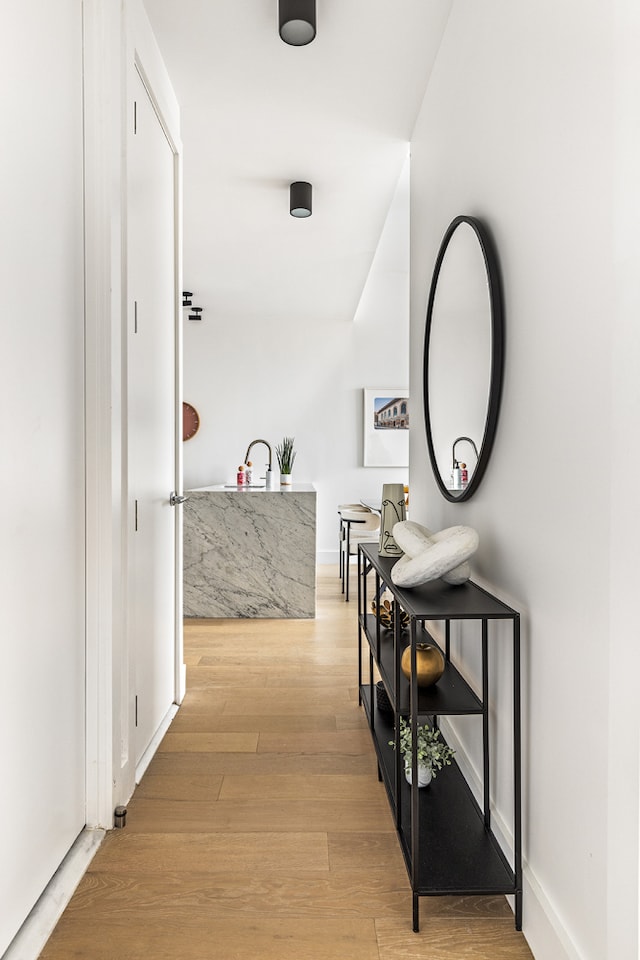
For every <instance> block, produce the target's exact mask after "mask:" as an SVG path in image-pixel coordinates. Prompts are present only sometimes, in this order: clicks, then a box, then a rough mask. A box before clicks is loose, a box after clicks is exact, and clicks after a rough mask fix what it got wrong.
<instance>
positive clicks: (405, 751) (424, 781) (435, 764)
mask: <svg viewBox="0 0 640 960" xmlns="http://www.w3.org/2000/svg"><path fill="white" fill-rule="evenodd" d="M389 745H390V746H392V747H394V748H395V745H396V742H395V740H389ZM400 753H401V754H402V756H403V757H404V775H405V777H406V778H407V782H408V783H411V759H412V755H411V724H410V723H407V721H406V720H405V719H404V717H400ZM454 753H455V751H454V750H452V749H451V747H449V746H447V744H446V743H444V742H443V741H442V740H441V739H440V731H439V730H437V729H436V728H434V727H428V726H427V725H426V724H418V786H419V787H427V786H428V785H429V784H430V783H431V780H432V779H435V777H436V773H437V771H438V770H442V768H443V767H448V766H450V764H451V757H452V756H453V755H454Z"/></svg>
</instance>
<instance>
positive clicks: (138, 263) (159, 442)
mask: <svg viewBox="0 0 640 960" xmlns="http://www.w3.org/2000/svg"><path fill="white" fill-rule="evenodd" d="M136 84H137V89H136V103H135V108H134V111H135V112H134V117H133V118H132V125H133V127H134V130H133V132H132V135H131V136H130V138H129V164H128V172H127V189H128V262H129V274H128V322H129V329H128V377H127V381H128V407H129V444H128V451H129V454H128V455H129V496H130V503H131V512H132V516H131V523H132V526H133V528H134V532H132V534H131V537H132V545H133V547H132V552H131V563H132V569H131V577H130V580H129V583H130V591H131V592H130V608H129V609H130V628H131V642H132V648H133V650H134V651H135V653H134V657H135V697H136V734H135V758H136V763H137V762H138V761H139V760H140V758H141V756H142V755H143V753H144V751H145V750H146V749H147V747H148V746H149V743H150V741H151V739H152V738H153V735H154V734H155V732H156V731H157V730H158V727H159V726H160V724H161V723H162V720H163V718H164V717H165V716H166V714H167V711H168V710H169V709H170V708H171V705H172V703H173V702H174V700H175V667H174V665H175V641H176V637H175V603H176V559H175V558H176V517H175V511H176V508H175V507H173V506H171V504H170V502H169V497H170V494H171V492H172V491H173V490H174V489H175V487H176V441H175V437H176V408H177V402H176V386H177V382H176V381H177V377H176V238H177V230H176V202H175V201H176V190H175V175H174V159H175V158H174V152H173V148H172V146H171V144H170V143H169V141H168V139H167V137H166V136H165V133H164V130H163V127H162V125H161V123H160V120H159V119H158V116H157V115H156V112H155V110H154V108H153V105H152V103H151V100H150V98H149V95H148V93H147V90H146V88H145V87H144V85H143V83H142V81H141V79H140V77H139V76H138V75H137V74H136Z"/></svg>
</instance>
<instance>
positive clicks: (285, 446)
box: [276, 437, 296, 484]
mask: <svg viewBox="0 0 640 960" xmlns="http://www.w3.org/2000/svg"><path fill="white" fill-rule="evenodd" d="M293 441H294V437H285V438H284V439H283V441H282V443H279V444H277V446H276V457H277V459H278V466H279V467H280V483H281V484H282V483H284V484H290V483H291V473H292V472H293V464H294V461H295V459H296V451H295V450H294V449H293Z"/></svg>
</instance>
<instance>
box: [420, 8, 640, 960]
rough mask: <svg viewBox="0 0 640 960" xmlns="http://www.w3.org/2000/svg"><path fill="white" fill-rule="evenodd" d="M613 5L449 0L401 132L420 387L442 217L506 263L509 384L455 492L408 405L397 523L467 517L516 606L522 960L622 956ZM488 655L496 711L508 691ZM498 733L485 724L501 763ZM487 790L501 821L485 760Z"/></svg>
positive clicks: (622, 27)
mask: <svg viewBox="0 0 640 960" xmlns="http://www.w3.org/2000/svg"><path fill="white" fill-rule="evenodd" d="M617 9H618V12H619V16H620V21H619V24H618V31H619V33H618V38H617V47H616V43H614V33H613V27H614V12H615V8H614V7H613V6H612V5H611V4H610V3H609V2H608V0H593V2H592V3H591V4H589V6H588V9H587V8H585V5H584V4H583V3H582V2H578V0H567V2H565V3H562V4H558V3H556V2H552V0H541V2H539V3H537V4H535V5H534V6H532V5H525V6H523V5H521V4H513V3H508V2H506V0H488V2H487V3H484V4H482V5H479V4H476V3H474V2H471V0H455V3H454V7H453V11H452V14H451V17H450V20H449V23H448V27H447V31H446V34H445V37H444V41H443V44H442V47H441V49H440V53H439V57H438V60H437V63H436V66H435V69H434V72H433V74H432V77H431V81H430V84H429V87H428V90H427V94H426V97H425V101H424V104H423V108H422V111H421V114H420V117H419V119H418V123H417V126H416V130H415V135H414V139H413V143H412V203H411V218H412V264H411V265H412V286H411V296H412V304H411V354H412V366H411V390H412V395H413V396H414V398H415V397H416V395H417V392H418V389H419V386H418V385H419V384H420V382H421V357H422V345H423V335H424V316H425V306H426V299H427V294H428V286H429V282H430V275H431V269H432V265H433V262H434V260H435V256H436V253H437V249H438V246H439V242H440V239H441V236H442V234H443V233H444V231H445V229H446V227H447V225H448V224H449V222H450V221H451V220H452V219H453V217H454V216H456V215H457V214H461V213H464V214H470V215H473V216H477V217H479V218H481V219H483V220H484V221H485V223H486V224H487V225H488V226H489V228H490V230H491V231H492V233H493V236H494V239H495V241H496V245H497V249H498V255H499V258H500V261H501V266H502V274H503V283H504V294H505V315H506V366H505V384H504V394H503V404H502V411H501V416H500V421H499V424H498V434H497V439H496V444H495V447H494V452H493V456H492V460H491V462H490V464H489V468H488V470H487V473H486V475H485V478H484V480H483V483H482V486H481V488H480V490H479V491H478V493H477V495H476V496H475V497H474V498H473V499H472V500H471V501H470V502H469V503H466V504H458V505H452V504H448V503H447V502H446V501H444V500H443V499H442V498H441V497H440V496H439V494H438V492H437V490H436V487H435V484H434V481H433V479H432V476H431V471H430V468H429V465H428V455H427V450H426V443H425V441H424V434H423V432H422V431H421V429H419V425H418V424H417V423H416V420H417V412H418V411H417V409H416V405H415V403H414V422H413V426H414V429H413V430H412V434H411V473H410V485H411V493H412V498H411V502H412V518H413V519H416V520H419V521H422V522H425V523H426V524H427V525H428V526H430V527H435V528H437V527H443V526H447V525H449V524H452V523H466V524H469V525H471V526H474V527H476V528H477V529H478V531H479V533H480V549H479V553H478V555H477V559H476V562H475V564H474V569H475V572H476V578H477V579H480V580H481V581H483V582H485V583H486V584H488V585H489V586H490V587H492V588H494V589H495V591H496V592H498V594H499V595H501V596H502V597H504V598H505V599H506V600H508V601H510V602H512V603H513V604H514V605H515V606H516V607H517V608H518V609H519V610H520V611H521V612H522V614H523V627H524V630H523V644H524V749H525V754H524V772H525V783H524V797H525V802H524V854H525V861H526V870H525V899H524V930H525V933H526V936H527V938H528V940H529V943H530V945H531V947H532V949H533V952H534V954H535V956H536V958H537V960H551V958H553V960H555V958H561V957H576V958H577V957H579V958H584V960H602V958H605V957H606V958H611V960H613V958H614V957H615V960H623V958H624V960H631V958H635V957H637V898H638V882H637V867H638V843H637V836H638V777H637V760H638V745H637V722H638V706H637V700H638V698H637V692H636V694H635V695H633V694H632V691H631V689H630V687H631V686H635V688H636V690H637V683H635V682H633V681H631V680H629V679H628V677H629V674H628V672H626V671H627V669H628V664H629V663H634V664H635V663H636V661H637V654H636V653H635V650H636V648H637V644H636V641H635V634H636V633H637V629H636V628H635V624H634V622H633V620H632V610H631V604H630V602H629V600H628V593H625V588H628V583H627V581H628V579H629V576H630V569H631V567H632V564H633V562H634V561H632V559H631V558H630V552H631V551H630V549H629V546H628V545H629V544H630V543H631V544H633V542H634V536H635V537H636V538H637V536H638V533H639V532H640V522H639V520H638V513H637V511H636V510H634V511H632V510H629V509H628V508H627V507H626V506H625V503H624V502H623V500H622V497H621V495H622V491H623V487H624V481H623V480H622V477H623V475H624V466H623V460H624V459H625V456H626V455H627V454H626V451H629V454H628V455H629V456H630V457H631V459H633V460H634V461H635V460H636V459H637V451H636V449H634V443H633V440H631V439H630V437H632V436H634V435H636V434H637V416H638V406H639V404H638V388H637V386H636V384H637V380H638V377H637V369H638V359H639V353H640V349H639V345H638V335H637V332H636V330H637V319H634V315H633V314H632V313H631V308H632V307H633V306H636V305H637V289H636V287H637V284H636V283H635V277H634V272H633V264H634V261H633V259H632V257H633V255H634V254H637V250H636V249H635V247H636V245H637V241H634V244H633V248H632V249H630V248H629V239H630V238H631V237H633V236H634V233H633V231H632V227H631V223H632V221H633V216H629V215H628V213H627V206H626V205H625V201H624V199H623V198H624V197H626V196H627V195H628V191H629V189H633V191H634V193H633V202H632V210H633V211H634V212H635V213H636V214H637V186H635V185H634V184H633V181H632V176H633V174H632V169H631V167H632V166H633V163H634V161H636V160H637V138H636V139H635V140H633V134H634V133H635V130H634V128H632V126H631V122H630V118H631V114H630V113H626V112H625V111H624V109H623V107H624V101H622V105H621V107H620V109H619V111H618V114H617V115H615V114H614V109H613V104H614V99H613V98H614V89H615V88H614V80H615V76H614V64H615V62H616V55H620V54H622V53H626V58H625V59H624V61H623V66H624V68H626V69H623V66H620V60H618V63H619V66H618V71H619V79H618V92H621V91H622V90H623V89H627V87H626V83H628V81H629V79H630V76H629V74H630V72H632V76H633V78H634V79H635V81H636V82H637V79H638V68H637V67H636V66H635V65H634V64H633V59H632V56H631V49H632V48H633V43H632V42H631V41H630V40H629V39H628V31H629V28H630V26H631V23H632V20H633V19H634V18H636V19H637V14H635V13H633V14H632V12H631V6H630V5H629V6H628V7H627V5H626V4H624V3H619V4H618V5H617ZM635 26H636V30H637V23H636V24H635ZM636 36H637V33H636ZM628 99H630V98H628ZM628 105H629V104H628V103H627V104H626V106H628ZM614 120H616V121H617V122H618V127H619V132H618V136H617V139H616V140H614V138H613V137H614ZM630 141H631V142H632V143H633V144H634V150H635V153H633V154H632V157H633V160H632V161H628V160H627V159H626V158H627V157H628V152H627V153H624V152H623V149H622V148H623V147H626V148H627V151H628V147H629V142H630ZM636 170H637V165H636ZM614 175H615V176H617V178H618V179H617V182H616V193H615V195H614V189H613V184H614ZM616 201H617V207H616ZM615 212H617V213H618V214H620V216H619V218H618V221H614V213H615ZM614 229H616V230H617V239H618V248H619V249H618V250H617V253H618V261H619V262H618V264H617V266H616V264H615V261H614V244H613V238H614ZM621 253H622V254H623V257H620V254H621ZM635 263H636V264H637V261H635ZM616 269H617V272H616ZM635 273H636V274H637V268H636V271H635ZM616 289H618V290H620V292H621V296H620V297H619V299H618V300H617V301H616V297H615V295H614V291H615V290H616ZM635 317H636V318H637V309H636V313H635ZM634 423H635V428H632V424H634ZM635 447H637V445H635ZM612 521H613V522H612ZM612 558H613V559H612ZM498 640H499V641H500V638H498ZM470 645H471V641H467V643H466V644H465V643H464V641H463V649H464V650H465V655H466V657H467V659H468V662H470V663H471V662H472V660H473V658H472V657H471V656H470V654H469V653H468V651H469V647H470ZM499 651H500V642H498V643H496V644H495V652H494V656H495V657H496V658H497V663H498V668H499V671H500V674H501V681H500V683H499V684H498V685H497V688H496V689H495V690H494V692H493V699H494V709H495V712H496V715H498V716H500V715H501V714H503V713H504V712H505V711H506V709H507V708H508V703H509V690H508V680H509V678H508V671H507V669H506V665H507V663H508V658H503V657H502V655H501V654H500V652H499ZM610 658H611V663H610ZM630 658H631V659H630ZM625 676H626V677H627V679H626V680H624V679H623V678H624V677H625ZM632 676H633V677H634V678H636V679H637V669H636V671H635V673H632ZM461 735H462V736H463V738H467V739H468V733H467V732H466V730H465V729H464V727H463V728H462V731H461ZM468 742H469V750H470V753H471V757H472V760H473V762H475V763H476V764H477V763H478V757H477V744H475V743H472V742H470V741H468ZM508 747H509V744H508V737H507V736H506V733H505V734H504V735H503V734H502V733H500V735H499V742H498V744H497V751H496V765H497V767H498V770H502V771H504V769H505V768H506V767H507V766H508V756H509V754H508ZM627 747H628V750H627V749H626V748H627ZM609 774H611V776H610V777H609ZM505 782H506V781H505ZM497 800H498V805H499V809H500V813H501V815H502V816H503V817H504V820H505V822H506V824H507V827H508V825H509V823H510V813H509V808H508V794H507V792H506V790H505V783H504V782H503V779H502V778H501V777H500V776H499V778H498V785H497ZM625 836H626V837H627V846H626V847H625V844H624V839H623V838H624V837H625ZM618 854H620V856H617V855H618ZM607 871H608V872H607ZM619 904H624V909H623V908H622V907H621V906H620V905H619ZM608 911H609V914H610V917H609V923H608V915H607V914H608ZM614 944H615V946H614Z"/></svg>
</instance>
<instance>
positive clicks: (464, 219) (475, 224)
mask: <svg viewBox="0 0 640 960" xmlns="http://www.w3.org/2000/svg"><path fill="white" fill-rule="evenodd" d="M461 223H468V224H469V226H470V227H472V229H473V231H474V232H475V234H476V237H477V238H478V243H479V244H480V249H481V250H482V256H483V258H484V264H485V269H486V272H487V283H488V287H489V305H490V310H491V374H490V379H489V400H488V404H487V417H486V420H485V428H484V434H483V437H482V442H481V444H480V450H479V452H478V462H477V464H476V467H475V470H474V471H473V475H472V477H471V479H470V481H469V484H468V486H467V487H466V488H465V489H464V490H463V491H462V492H461V493H460V494H459V495H458V496H455V495H454V494H453V492H452V491H451V490H448V489H447V487H446V486H445V484H444V481H443V479H442V477H441V475H440V471H439V469H438V463H437V460H436V455H435V450H434V446H433V437H432V433H431V413H430V409H429V342H430V339H431V326H432V323H433V307H434V303H435V298H436V289H437V286H438V278H439V276H440V269H441V267H442V261H443V260H444V257H445V254H446V252H447V247H448V246H449V242H450V241H451V238H452V236H453V234H454V233H455V231H456V230H457V228H458V227H459V226H460V224H461ZM503 370H504V307H503V300H502V284H501V280H500V270H499V267H498V258H497V255H496V252H495V247H494V245H493V241H492V239H491V236H490V234H489V232H488V230H487V228H486V227H485V226H484V225H483V224H482V222H481V221H480V220H478V219H477V218H476V217H468V216H459V217H456V218H455V219H454V220H452V221H451V223H450V224H449V226H448V227H447V230H446V233H445V235H444V237H443V238H442V243H441V244H440V249H439V251H438V256H437V258H436V263H435V266H434V269H433V277H432V279H431V288H430V290H429V303H428V306H427V323H426V330H425V338H424V354H423V401H424V418H425V429H426V433H427V445H428V447H429V458H430V460H431V469H432V470H433V475H434V477H435V479H436V482H437V484H438V488H439V489H440V493H441V494H442V496H443V497H445V499H446V500H449V501H450V502H451V503H462V502H463V501H464V500H469V498H470V497H472V496H473V494H474V493H475V492H476V490H477V489H478V487H479V485H480V481H481V480H482V477H483V475H484V472H485V470H486V468H487V463H488V462H489V456H490V454H491V449H492V447H493V441H494V439H495V434H496V427H497V423H498V413H499V411H500V400H501V397H502V380H503Z"/></svg>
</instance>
